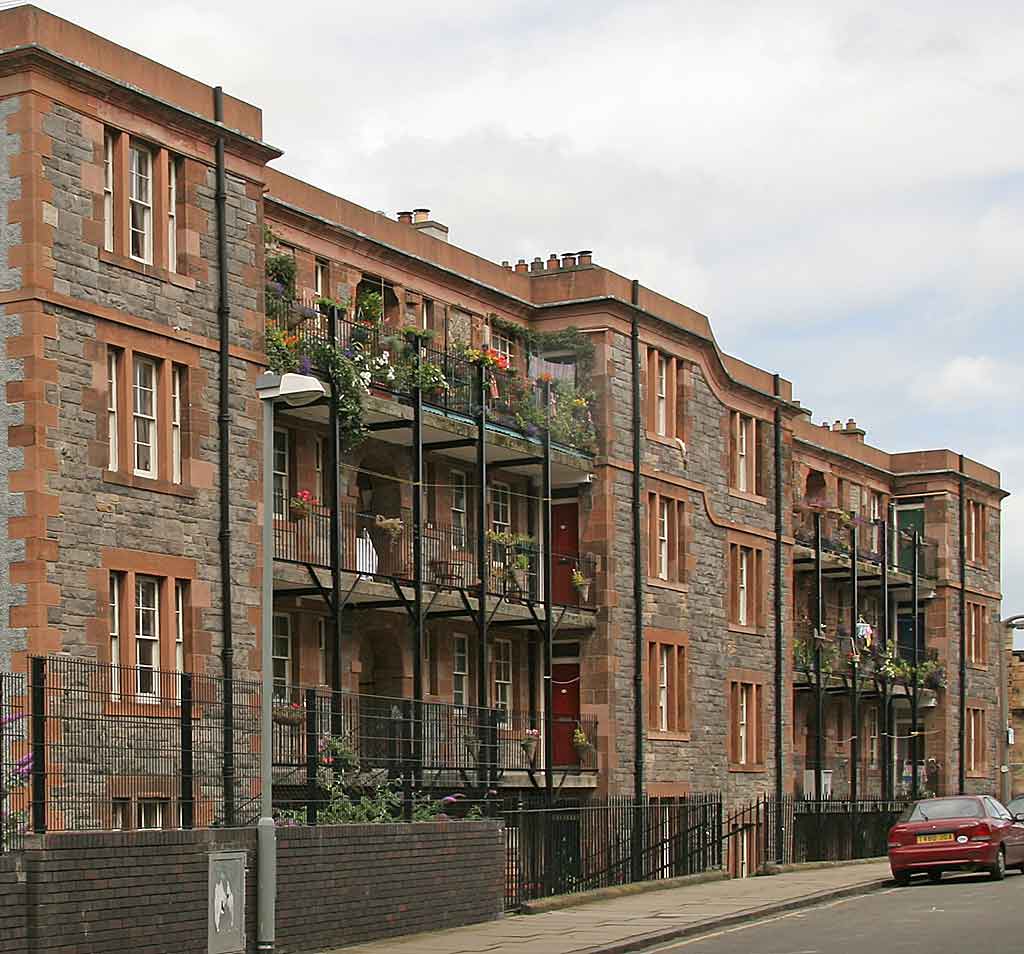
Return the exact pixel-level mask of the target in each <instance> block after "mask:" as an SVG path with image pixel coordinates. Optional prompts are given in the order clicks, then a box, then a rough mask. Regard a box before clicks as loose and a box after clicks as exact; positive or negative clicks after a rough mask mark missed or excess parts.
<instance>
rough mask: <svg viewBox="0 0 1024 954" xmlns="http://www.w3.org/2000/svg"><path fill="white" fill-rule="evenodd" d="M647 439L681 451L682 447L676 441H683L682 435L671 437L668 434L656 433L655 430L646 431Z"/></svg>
mask: <svg viewBox="0 0 1024 954" xmlns="http://www.w3.org/2000/svg"><path fill="white" fill-rule="evenodd" d="M646 437H647V440H649V441H650V442H651V443H652V444H661V445H662V446H664V447H671V448H672V449H673V450H677V451H681V450H682V448H681V447H680V446H679V445H678V444H677V443H676V441H681V440H682V438H681V437H669V436H668V435H666V434H656V433H655V432H654V431H647V432H646Z"/></svg>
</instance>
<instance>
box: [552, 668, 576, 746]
mask: <svg viewBox="0 0 1024 954" xmlns="http://www.w3.org/2000/svg"><path fill="white" fill-rule="evenodd" d="M551 682H552V686H551V698H552V705H551V722H552V729H553V735H552V739H551V745H552V749H553V755H554V764H555V765H560V766H570V765H576V764H577V762H578V761H579V759H577V758H576V750H575V749H574V748H573V745H572V734H573V731H574V730H575V728H576V726H577V724H578V723H579V720H580V664H579V663H554V664H553V665H552V666H551Z"/></svg>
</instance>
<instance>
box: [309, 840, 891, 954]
mask: <svg viewBox="0 0 1024 954" xmlns="http://www.w3.org/2000/svg"><path fill="white" fill-rule="evenodd" d="M887 884H891V881H890V874H889V864H888V862H887V861H885V860H878V861H871V862H869V863H866V864H864V863H861V864H849V865H829V866H825V867H806V868H804V867H800V868H798V869H797V870H788V871H786V872H784V873H782V874H777V875H772V876H770V877H758V878H737V879H733V880H726V881H711V882H704V883H698V884H688V885H686V886H683V887H672V888H667V889H663V890H652V891H646V892H643V893H639V894H630V895H626V896H621V897H613V898H607V899H604V900H593V901H589V902H588V903H583V904H578V905H576V906H573V907H568V908H562V909H559V910H554V911H545V912H543V913H539V914H530V915H507V916H505V917H503V918H501V919H499V920H497V921H489V922H486V923H484V924H474V925H470V926H468V927H462V928H453V929H451V930H446V931H430V932H427V933H424V934H413V935H409V936H406V937H399V938H392V939H389V940H386V941H375V942H373V943H370V944H359V945H355V946H350V947H345V948H340V949H334V950H333V951H330V952H323V954H530V952H533V951H542V952H543V954H626V952H629V951H640V950H643V949H644V948H648V947H652V946H655V945H661V944H666V943H670V942H671V941H673V940H678V939H681V938H687V937H693V936H696V935H700V934H705V933H708V932H712V931H716V930H720V929H724V928H728V927H731V926H733V925H737V924H743V923H747V922H751V921H755V920H758V919H761V918H766V917H770V916H773V915H779V914H783V913H785V912H788V911H793V910H798V909H800V908H807V907H811V906H813V905H817V904H824V903H826V902H829V901H835V900H837V899H839V898H844V897H850V896H855V895H858V894H865V893H867V892H870V891H874V890H876V889H879V888H882V887H884V886H886V885H887ZM908 890H909V889H908Z"/></svg>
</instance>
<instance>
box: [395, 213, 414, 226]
mask: <svg viewBox="0 0 1024 954" xmlns="http://www.w3.org/2000/svg"><path fill="white" fill-rule="evenodd" d="M398 221H399V222H401V223H402V224H403V225H412V213H411V212H399V213H398Z"/></svg>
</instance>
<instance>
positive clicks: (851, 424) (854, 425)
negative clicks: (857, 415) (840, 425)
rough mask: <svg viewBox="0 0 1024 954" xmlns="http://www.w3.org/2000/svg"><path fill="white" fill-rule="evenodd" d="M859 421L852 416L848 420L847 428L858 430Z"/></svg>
mask: <svg viewBox="0 0 1024 954" xmlns="http://www.w3.org/2000/svg"><path fill="white" fill-rule="evenodd" d="M856 428H857V422H856V421H855V420H854V419H853V418H852V417H851V418H849V419H848V420H847V422H846V429H847V430H848V431H852V430H856Z"/></svg>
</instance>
